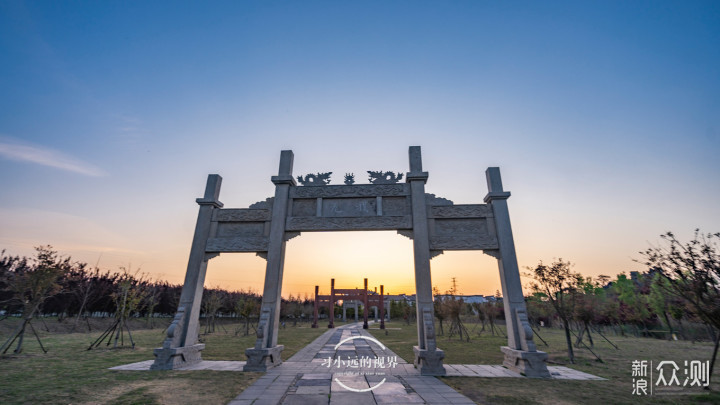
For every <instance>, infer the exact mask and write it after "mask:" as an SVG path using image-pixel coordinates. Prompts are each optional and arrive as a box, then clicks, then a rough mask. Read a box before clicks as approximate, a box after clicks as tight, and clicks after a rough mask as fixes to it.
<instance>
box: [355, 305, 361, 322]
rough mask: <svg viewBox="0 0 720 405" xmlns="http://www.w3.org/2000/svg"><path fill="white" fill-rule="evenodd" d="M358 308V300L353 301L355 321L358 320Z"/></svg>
mask: <svg viewBox="0 0 720 405" xmlns="http://www.w3.org/2000/svg"><path fill="white" fill-rule="evenodd" d="M358 308H359V307H358V302H357V301H355V323H357V322H358V312H360V311H359V310H358Z"/></svg>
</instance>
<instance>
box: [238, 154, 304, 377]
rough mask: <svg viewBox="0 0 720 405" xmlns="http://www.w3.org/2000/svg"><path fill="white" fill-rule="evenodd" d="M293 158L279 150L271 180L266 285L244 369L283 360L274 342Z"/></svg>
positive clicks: (253, 368)
mask: <svg viewBox="0 0 720 405" xmlns="http://www.w3.org/2000/svg"><path fill="white" fill-rule="evenodd" d="M293 158H294V155H293V152H292V151H291V150H284V151H282V152H280V168H279V170H278V175H277V176H273V177H272V179H271V180H272V182H273V183H274V184H275V199H274V201H273V208H272V217H271V220H270V238H269V243H268V252H267V267H266V270H265V286H264V288H263V296H262V305H261V307H260V319H259V321H258V329H257V340H256V342H255V347H253V348H250V349H247V350H246V351H245V354H246V355H247V358H248V360H247V363H246V364H245V367H243V370H245V371H267V369H268V368H271V367H274V366H277V365H279V364H280V363H282V359H281V358H280V353H281V352H282V350H283V348H284V347H283V346H282V345H278V344H277V338H278V326H279V323H280V300H281V296H280V293H281V289H282V277H283V267H284V265H285V219H286V218H287V209H288V199H289V193H290V187H294V186H295V179H293V176H292V168H293Z"/></svg>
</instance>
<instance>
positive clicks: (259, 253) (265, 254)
mask: <svg viewBox="0 0 720 405" xmlns="http://www.w3.org/2000/svg"><path fill="white" fill-rule="evenodd" d="M255 255H256V256H260V257H262V258H263V259H265V260H267V255H268V253H267V252H255Z"/></svg>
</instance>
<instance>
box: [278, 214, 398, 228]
mask: <svg viewBox="0 0 720 405" xmlns="http://www.w3.org/2000/svg"><path fill="white" fill-rule="evenodd" d="M409 228H412V217H410V216H403V217H361V218H325V217H290V218H288V219H287V221H286V222H285V229H286V230H287V231H353V230H364V229H367V230H372V229H376V230H384V229H409Z"/></svg>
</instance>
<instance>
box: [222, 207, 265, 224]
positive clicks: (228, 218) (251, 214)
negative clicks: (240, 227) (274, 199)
mask: <svg viewBox="0 0 720 405" xmlns="http://www.w3.org/2000/svg"><path fill="white" fill-rule="evenodd" d="M269 220H270V210H269V209H243V208H240V209H236V208H225V209H219V210H215V212H214V214H213V221H219V222H244V221H269Z"/></svg>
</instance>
